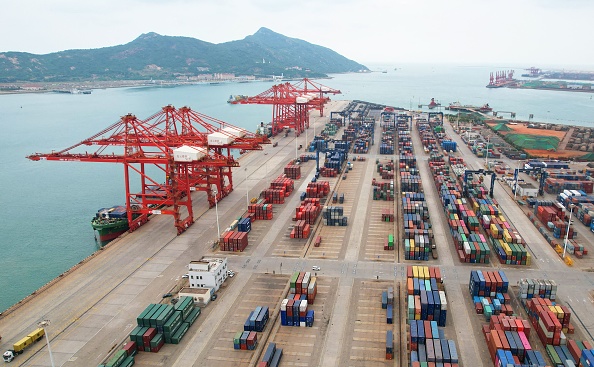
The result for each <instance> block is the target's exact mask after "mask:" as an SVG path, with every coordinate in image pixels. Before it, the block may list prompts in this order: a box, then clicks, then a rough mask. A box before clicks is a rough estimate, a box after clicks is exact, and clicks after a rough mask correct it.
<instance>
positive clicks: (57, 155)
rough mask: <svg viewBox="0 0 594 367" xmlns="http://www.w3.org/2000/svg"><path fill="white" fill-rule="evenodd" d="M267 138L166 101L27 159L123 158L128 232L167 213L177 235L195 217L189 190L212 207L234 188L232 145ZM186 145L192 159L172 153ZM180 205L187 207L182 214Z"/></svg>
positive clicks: (253, 145)
mask: <svg viewBox="0 0 594 367" xmlns="http://www.w3.org/2000/svg"><path fill="white" fill-rule="evenodd" d="M208 121H211V122H213V123H215V125H213V124H212V123H209V122H208ZM217 124H218V126H216V125H217ZM267 143H270V141H269V140H268V138H267V137H265V136H264V137H263V136H260V135H255V134H252V133H251V132H248V131H246V130H244V129H241V128H239V127H236V126H234V125H231V124H228V123H225V122H223V121H220V120H216V119H214V118H211V117H208V116H206V115H203V114H200V113H198V112H195V111H192V110H191V109H190V108H189V107H183V108H180V109H179V110H178V109H175V107H173V106H166V107H163V108H162V109H161V111H159V112H157V113H155V114H153V115H152V116H150V117H149V118H147V119H145V120H140V119H138V118H136V116H134V115H132V114H128V115H125V116H123V117H122V118H120V120H119V121H118V122H116V123H114V124H112V125H110V126H109V127H107V128H106V129H104V130H102V131H100V132H99V133H97V134H95V135H93V136H92V137H90V138H87V139H85V140H83V141H81V142H79V143H78V144H75V145H73V146H71V147H69V148H66V149H63V150H60V151H52V152H51V153H45V154H42V153H36V154H32V155H30V156H29V157H28V158H29V159H31V160H33V161H40V160H49V161H77V162H106V163H123V164H124V176H125V184H126V206H127V209H128V222H129V227H130V231H133V230H135V229H137V228H138V227H140V226H141V225H142V224H143V223H145V222H146V221H148V216H149V214H170V215H173V216H174V220H175V227H176V228H177V231H178V234H181V233H182V232H183V231H185V229H186V228H188V227H189V226H190V225H191V224H192V223H193V221H194V219H193V212H192V198H191V192H192V191H205V192H206V193H207V195H208V201H209V204H210V206H211V207H212V206H214V204H215V201H217V200H220V199H221V198H223V197H225V196H227V195H228V194H229V193H230V192H231V191H232V190H233V181H232V172H231V169H232V168H233V167H239V163H238V162H237V161H236V160H235V158H234V157H233V155H232V154H231V150H232V149H239V150H241V151H246V150H261V149H262V147H261V144H267ZM184 146H185V147H191V149H193V151H194V152H196V155H195V157H194V158H192V159H190V160H187V159H182V160H178V159H177V158H176V152H177V151H178V150H179V149H181V148H183V147H184ZM88 147H97V148H96V150H95V151H93V152H88V151H86V150H85V151H84V152H81V150H83V149H88ZM109 147H111V148H112V149H113V150H112V151H110V152H108V151H107V150H108V148H109ZM148 165H151V166H154V167H156V168H157V170H156V171H157V172H159V173H160V174H162V178H161V179H156V178H154V177H152V176H150V175H149V174H148V173H147V169H146V168H147V166H148ZM153 171H154V170H153ZM133 175H136V176H138V177H139V178H140V182H141V185H140V187H141V191H140V192H138V193H132V192H131V188H130V180H131V176H133ZM213 188H216V191H215V190H213ZM215 192H216V197H215ZM181 207H185V208H186V213H185V214H186V216H185V217H184V218H182V214H181V212H180V208H181Z"/></svg>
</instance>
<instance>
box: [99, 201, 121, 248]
mask: <svg viewBox="0 0 594 367" xmlns="http://www.w3.org/2000/svg"><path fill="white" fill-rule="evenodd" d="M91 226H93V229H94V230H96V231H97V232H98V233H99V241H101V242H102V243H103V242H109V241H111V240H113V239H114V238H117V237H118V236H120V235H121V234H122V233H124V232H126V231H127V230H128V228H129V227H128V213H127V212H126V207H125V206H113V207H111V208H102V209H99V210H98V211H97V214H96V215H95V217H94V218H93V219H92V220H91Z"/></svg>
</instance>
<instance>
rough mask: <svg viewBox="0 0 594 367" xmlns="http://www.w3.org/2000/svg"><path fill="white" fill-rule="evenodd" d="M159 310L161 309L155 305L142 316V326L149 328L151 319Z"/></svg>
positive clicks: (158, 305)
mask: <svg viewBox="0 0 594 367" xmlns="http://www.w3.org/2000/svg"><path fill="white" fill-rule="evenodd" d="M160 308H161V305H160V304H157V305H155V307H153V308H152V309H151V310H150V311H149V312H148V313H147V314H146V315H144V317H143V318H142V326H147V327H151V324H150V320H151V317H153V315H154V314H155V312H158V311H159V309H160Z"/></svg>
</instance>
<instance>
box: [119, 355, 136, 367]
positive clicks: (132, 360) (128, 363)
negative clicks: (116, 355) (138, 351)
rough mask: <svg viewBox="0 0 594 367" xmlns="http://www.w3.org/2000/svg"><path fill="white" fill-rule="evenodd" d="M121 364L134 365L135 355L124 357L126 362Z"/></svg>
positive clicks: (126, 366)
mask: <svg viewBox="0 0 594 367" xmlns="http://www.w3.org/2000/svg"><path fill="white" fill-rule="evenodd" d="M120 366H121V367H130V366H134V357H132V356H130V357H128V358H126V359H124V362H122V364H121V365H120Z"/></svg>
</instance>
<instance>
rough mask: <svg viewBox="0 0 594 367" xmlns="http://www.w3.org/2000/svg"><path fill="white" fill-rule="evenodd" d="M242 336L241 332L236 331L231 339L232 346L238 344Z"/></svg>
mask: <svg viewBox="0 0 594 367" xmlns="http://www.w3.org/2000/svg"><path fill="white" fill-rule="evenodd" d="M242 334H243V332H242V331H238V332H236V333H235V336H234V337H233V344H240V342H241V335H242Z"/></svg>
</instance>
